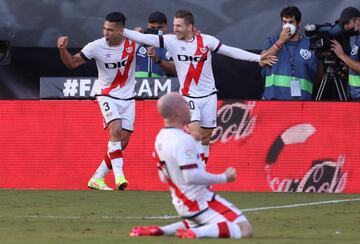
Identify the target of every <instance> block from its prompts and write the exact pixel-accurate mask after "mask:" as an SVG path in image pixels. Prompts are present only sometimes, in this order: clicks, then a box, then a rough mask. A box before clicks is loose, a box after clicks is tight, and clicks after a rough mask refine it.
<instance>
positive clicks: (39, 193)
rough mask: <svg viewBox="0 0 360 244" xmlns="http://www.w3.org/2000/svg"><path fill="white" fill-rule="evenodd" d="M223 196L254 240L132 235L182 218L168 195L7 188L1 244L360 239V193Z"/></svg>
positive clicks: (1, 201)
mask: <svg viewBox="0 0 360 244" xmlns="http://www.w3.org/2000/svg"><path fill="white" fill-rule="evenodd" d="M220 195H221V196H223V197H225V198H226V199H228V200H230V201H231V202H233V203H235V204H236V205H237V206H238V207H239V208H241V209H243V210H244V213H245V215H246V216H247V218H248V219H249V220H250V222H251V223H252V225H253V228H254V238H253V239H248V240H245V239H244V240H225V239H218V240H215V239H201V240H181V239H176V238H175V237H137V238H135V237H130V236H129V234H128V233H129V231H130V229H131V228H132V227H133V226H137V225H152V224H155V225H164V224H167V223H171V222H174V221H177V220H178V219H177V218H171V219H161V218H154V219H149V218H147V217H163V216H174V215H176V213H175V211H174V209H173V207H172V205H171V201H170V195H169V193H168V192H143V191H125V192H117V191H112V192H110V191H108V192H100V191H48V190H0V243H1V244H4V243H27V244H32V243H34V244H35V243H36V244H39V243H84V244H85V243H86V244H88V243H97V244H99V243H106V244H108V243H118V244H121V243H157V244H161V243H235V242H241V243H266V244H267V243H269V244H282V243H291V244H294V243H324V244H325V243H326V244H329V243H354V244H355V243H360V195H359V194H357V195H350V194H346V195H345V194H314V193H239V192H226V193H225V192H222V193H220ZM343 199H349V201H343V202H333V203H329V202H327V203H325V202H326V201H329V200H343ZM351 199H352V200H351ZM304 203H316V204H314V205H310V204H304ZM319 203H321V204H319ZM295 204H304V205H300V206H297V207H295V206H294V205H295ZM285 205H288V207H287V208H286V207H284V206H285ZM276 206H280V207H279V208H269V209H263V207H276Z"/></svg>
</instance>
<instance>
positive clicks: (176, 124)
mask: <svg viewBox="0 0 360 244" xmlns="http://www.w3.org/2000/svg"><path fill="white" fill-rule="evenodd" d="M158 111H159V113H160V115H161V116H162V117H163V119H164V128H163V129H161V130H160V132H159V134H158V135H157V137H156V141H155V158H156V160H157V162H158V163H157V166H158V169H159V176H160V179H161V181H162V182H164V183H167V184H168V185H169V188H170V192H171V197H172V203H173V205H174V207H175V209H176V211H177V212H178V214H179V215H180V216H181V217H182V218H183V219H184V221H180V222H176V223H173V224H169V225H166V226H161V227H159V226H139V227H135V228H133V229H132V230H131V232H130V235H131V236H157V235H176V236H177V237H180V238H203V237H210V238H233V239H240V238H246V237H251V236H252V227H251V224H250V223H249V222H248V220H247V219H246V217H245V216H244V215H243V214H242V212H241V211H240V210H239V209H238V208H236V207H235V206H234V205H233V204H231V203H230V202H228V201H227V200H225V199H224V198H222V197H220V196H219V195H217V194H215V193H214V192H213V191H211V190H210V189H209V185H210V184H215V183H225V182H232V181H235V179H236V171H235V169H234V168H227V169H226V170H225V172H224V173H222V174H211V173H208V172H207V171H206V170H205V164H204V162H203V161H202V160H201V159H200V155H199V151H197V149H196V142H195V140H194V138H192V137H191V136H190V135H188V134H187V133H185V132H184V131H183V127H184V126H185V125H186V124H187V123H188V122H189V120H190V109H189V104H188V103H187V102H186V101H185V99H184V98H183V97H182V96H181V95H180V94H178V93H169V94H167V95H164V96H163V97H161V98H160V99H159V101H158Z"/></svg>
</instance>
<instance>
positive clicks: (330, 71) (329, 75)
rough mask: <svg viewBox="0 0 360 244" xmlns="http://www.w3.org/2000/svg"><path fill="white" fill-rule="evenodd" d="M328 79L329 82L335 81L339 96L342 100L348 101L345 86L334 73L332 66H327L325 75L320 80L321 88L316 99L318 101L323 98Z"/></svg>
mask: <svg viewBox="0 0 360 244" xmlns="http://www.w3.org/2000/svg"><path fill="white" fill-rule="evenodd" d="M328 81H329V82H330V81H333V82H334V83H335V87H336V90H337V93H338V97H339V99H340V101H347V97H346V93H345V90H344V86H343V84H342V82H341V80H340V79H338V78H337V77H336V75H335V73H334V68H333V67H332V66H328V67H327V69H326V73H325V74H324V76H323V78H322V80H321V82H320V87H319V90H318V93H317V95H316V98H315V100H316V101H320V100H321V97H322V95H323V92H324V89H325V86H326V83H327V82H328Z"/></svg>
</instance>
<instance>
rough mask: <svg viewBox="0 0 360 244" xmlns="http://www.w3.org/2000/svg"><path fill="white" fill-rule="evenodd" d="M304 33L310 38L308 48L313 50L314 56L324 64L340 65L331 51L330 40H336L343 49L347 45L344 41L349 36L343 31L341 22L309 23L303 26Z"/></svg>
mask: <svg viewBox="0 0 360 244" xmlns="http://www.w3.org/2000/svg"><path fill="white" fill-rule="evenodd" d="M305 35H306V36H307V37H309V39H310V49H311V50H314V52H315V54H316V56H317V57H318V58H319V59H320V60H323V61H324V64H325V65H331V66H336V67H339V66H342V64H341V62H340V59H339V58H338V57H337V56H336V55H335V54H334V53H333V52H332V51H331V44H332V42H331V40H337V41H338V42H339V43H340V45H341V46H342V47H345V49H347V47H348V46H347V45H349V44H347V43H346V40H349V38H348V37H347V36H346V33H344V31H343V25H342V24H341V23H335V24H334V25H332V24H330V23H325V24H321V25H315V24H309V25H306V26H305ZM345 49H344V50H345Z"/></svg>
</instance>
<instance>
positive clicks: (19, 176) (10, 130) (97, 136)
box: [0, 101, 360, 193]
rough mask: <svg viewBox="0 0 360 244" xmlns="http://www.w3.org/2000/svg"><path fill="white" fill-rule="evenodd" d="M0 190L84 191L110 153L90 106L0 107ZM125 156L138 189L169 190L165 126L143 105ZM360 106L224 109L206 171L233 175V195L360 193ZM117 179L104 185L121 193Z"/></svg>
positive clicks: (229, 105) (222, 105) (152, 106)
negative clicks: (159, 137)
mask: <svg viewBox="0 0 360 244" xmlns="http://www.w3.org/2000/svg"><path fill="white" fill-rule="evenodd" d="M0 105H1V106H0V188H19V189H34V188H35V189H86V188H87V181H88V180H89V178H90V177H91V175H92V174H93V173H94V171H95V170H96V168H97V167H98V165H99V163H100V162H101V160H102V158H103V155H104V154H105V152H106V149H107V141H108V131H105V130H103V126H102V118H101V114H100V111H99V108H98V105H97V104H96V103H94V102H92V101H0ZM136 106H137V108H136V122H135V132H134V133H133V135H132V136H131V139H130V143H129V146H128V147H127V148H126V150H125V151H124V162H125V166H124V170H125V174H126V176H127V179H128V180H129V188H128V189H130V190H167V186H166V185H163V184H162V183H161V182H160V180H159V179H158V175H157V170H156V166H155V163H154V161H153V159H152V156H151V155H152V151H153V143H154V139H155V136H156V134H157V132H158V131H159V129H160V128H161V125H162V121H161V119H160V117H159V116H158V113H157V111H156V101H137V102H136ZM359 118H360V103H351V102H346V103H339V102H273V101H271V102H270V101H266V102H265V101H258V102H253V101H248V102H239V101H226V102H219V110H218V127H217V128H216V129H215V130H214V133H213V135H212V146H211V149H210V159H209V162H208V165H207V169H208V170H209V171H211V172H215V173H219V172H222V171H223V170H224V169H225V168H226V167H227V166H234V167H235V168H236V169H237V172H238V180H237V181H236V182H234V183H231V184H223V185H218V186H215V187H214V189H215V190H225V191H279V192H287V191H298V192H301V191H311V192H314V191H315V192H346V193H359V192H360V142H359V139H360V123H359V122H358V119H359ZM113 178H114V177H113V175H112V174H109V175H108V176H107V178H106V181H107V183H108V184H109V185H110V186H113V185H114V183H113V181H114V179H113Z"/></svg>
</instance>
